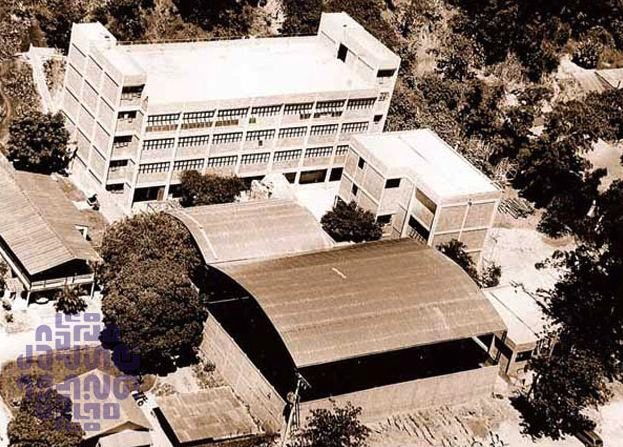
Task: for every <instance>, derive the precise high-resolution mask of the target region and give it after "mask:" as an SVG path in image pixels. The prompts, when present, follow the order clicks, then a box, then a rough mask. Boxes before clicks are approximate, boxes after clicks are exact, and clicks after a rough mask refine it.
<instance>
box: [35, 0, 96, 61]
mask: <svg viewBox="0 0 623 447" xmlns="http://www.w3.org/2000/svg"><path fill="white" fill-rule="evenodd" d="M85 14H86V9H85V2H82V1H78V0H46V1H45V2H37V5H36V6H35V7H34V11H33V15H34V18H35V19H37V22H38V24H39V26H40V27H41V30H42V31H43V32H44V34H45V40H46V42H47V44H48V46H50V47H56V48H58V49H60V50H61V51H63V52H65V51H67V50H68V49H69V40H70V37H71V26H72V24H73V23H80V22H82V19H83V18H84V16H85Z"/></svg>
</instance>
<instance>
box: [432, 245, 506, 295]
mask: <svg viewBox="0 0 623 447" xmlns="http://www.w3.org/2000/svg"><path fill="white" fill-rule="evenodd" d="M466 249H467V246H466V245H465V244H464V243H463V242H461V241H459V240H457V239H452V240H450V241H448V242H445V243H443V244H439V245H438V246H437V250H439V251H440V252H442V253H443V254H444V255H446V256H447V257H449V258H450V259H452V260H453V261H454V262H456V263H457V264H458V265H459V267H461V268H462V269H463V270H464V271H465V273H467V274H468V275H469V277H470V278H472V280H473V281H474V282H475V283H476V284H478V286H479V287H485V288H486V287H495V286H497V285H498V284H499V283H500V277H501V276H502V268H501V267H500V266H499V265H498V264H496V263H495V262H494V263H492V264H491V265H489V266H488V267H486V268H485V269H484V270H483V271H482V274H479V273H478V269H477V268H476V264H475V263H474V260H473V259H472V257H471V256H470V255H469V254H468V253H467V251H466Z"/></svg>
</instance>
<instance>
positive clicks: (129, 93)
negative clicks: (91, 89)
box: [93, 61, 143, 101]
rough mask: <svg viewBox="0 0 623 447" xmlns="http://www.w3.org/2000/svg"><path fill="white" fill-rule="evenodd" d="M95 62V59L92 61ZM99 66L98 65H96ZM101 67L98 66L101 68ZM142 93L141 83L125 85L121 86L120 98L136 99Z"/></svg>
mask: <svg viewBox="0 0 623 447" xmlns="http://www.w3.org/2000/svg"><path fill="white" fill-rule="evenodd" d="M93 62H95V61H93ZM95 65H98V64H97V63H95ZM98 67H99V65H98ZM101 68H102V67H100V69H101ZM142 93H143V86H142V85H133V86H127V87H123V88H122V89H121V99H122V100H126V101H127V100H132V99H138V98H140V97H141V94H142Z"/></svg>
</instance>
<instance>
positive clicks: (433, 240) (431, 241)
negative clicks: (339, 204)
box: [338, 129, 501, 261]
mask: <svg viewBox="0 0 623 447" xmlns="http://www.w3.org/2000/svg"><path fill="white" fill-rule="evenodd" d="M338 197H339V198H340V199H341V200H344V201H346V202H350V201H351V200H354V201H355V202H356V203H357V204H358V205H359V206H361V207H362V208H364V209H367V210H369V211H371V212H372V213H374V215H375V216H376V217H377V221H379V222H380V223H382V224H383V225H384V236H385V237H387V238H399V237H412V238H415V239H418V240H420V241H421V242H422V243H425V244H427V245H430V246H437V245H439V244H441V243H444V242H448V241H450V240H452V239H457V240H459V241H462V242H463V243H465V244H466V245H467V251H468V253H470V254H471V255H472V257H473V258H474V259H475V260H476V261H479V260H480V255H481V251H482V248H483V246H484V244H485V241H486V238H487V233H488V231H489V229H490V228H491V226H492V225H493V220H494V217H495V213H496V210H497V207H498V203H499V199H500V197H501V191H500V190H499V189H498V188H497V187H495V186H494V185H493V184H492V182H491V181H490V180H489V179H488V178H487V177H486V176H484V175H483V174H482V173H481V172H480V171H478V170H477V169H476V168H475V167H474V166H472V165H471V164H470V163H469V162H468V161H467V160H466V159H464V158H463V157H461V156H460V155H459V154H458V153H456V152H455V151H454V150H453V149H452V148H451V147H450V146H449V145H447V144H446V143H445V142H444V141H443V140H441V139H440V138H439V137H438V136H437V135H436V134H435V133H433V132H432V131H430V130H428V129H419V130H415V131H408V132H386V133H384V134H382V135H366V136H357V137H354V138H353V139H352V141H351V143H350V149H349V152H348V155H347V159H346V163H345V168H344V175H343V177H342V180H341V183H340V188H339V192H338Z"/></svg>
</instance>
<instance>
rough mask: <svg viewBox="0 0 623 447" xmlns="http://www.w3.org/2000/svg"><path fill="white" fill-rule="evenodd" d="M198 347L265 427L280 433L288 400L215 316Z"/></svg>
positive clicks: (206, 328)
mask: <svg viewBox="0 0 623 447" xmlns="http://www.w3.org/2000/svg"><path fill="white" fill-rule="evenodd" d="M199 350H200V353H201V355H202V356H204V357H205V358H206V359H208V360H210V361H211V362H213V363H214V364H215V365H216V369H217V370H218V372H219V373H220V374H221V375H222V376H223V378H224V379H225V380H226V381H227V383H228V384H229V385H230V386H231V387H232V389H233V390H234V392H235V393H236V394H238V395H239V396H240V397H241V398H242V400H243V401H244V402H245V403H246V404H247V405H249V407H250V408H251V412H252V413H253V415H254V416H255V417H257V418H258V419H260V420H261V421H262V423H263V424H265V426H266V427H265V428H266V429H267V430H269V431H272V432H275V433H276V432H279V431H280V430H281V428H282V425H283V423H284V417H283V411H284V408H285V405H286V403H285V402H284V401H283V399H282V398H281V397H280V396H279V394H277V392H276V391H275V389H274V388H273V387H272V385H271V384H270V383H269V382H268V381H267V380H266V379H265V378H264V376H263V375H262V373H260V372H259V371H258V370H257V368H256V367H255V366H254V365H253V363H252V362H251V360H249V358H248V357H247V356H246V355H245V354H244V352H242V350H241V349H240V348H239V347H238V345H237V344H236V342H235V341H234V340H232V338H231V337H230V336H229V335H228V334H227V332H225V330H224V329H223V328H222V327H221V325H220V324H219V323H218V321H216V319H215V318H214V317H212V316H210V317H208V320H207V321H206V323H205V328H204V330H203V342H202V343H201V346H200V348H199Z"/></svg>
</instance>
